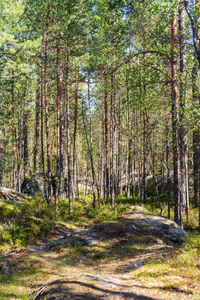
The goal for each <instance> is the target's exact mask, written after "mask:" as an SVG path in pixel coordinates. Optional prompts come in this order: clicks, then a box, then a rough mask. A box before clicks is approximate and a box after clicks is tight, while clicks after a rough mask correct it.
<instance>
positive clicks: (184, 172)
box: [179, 0, 189, 217]
mask: <svg viewBox="0 0 200 300" xmlns="http://www.w3.org/2000/svg"><path fill="white" fill-rule="evenodd" d="M179 34H180V38H179V43H180V72H181V80H180V175H181V203H182V210H183V212H186V214H187V217H188V210H189V195H188V155H187V148H188V147H187V135H188V134H187V127H186V126H184V124H182V122H183V121H184V115H185V107H186V96H187V87H186V81H187V80H186V79H187V78H186V77H187V57H186V50H187V49H186V33H185V8H184V0H180V4H179Z"/></svg>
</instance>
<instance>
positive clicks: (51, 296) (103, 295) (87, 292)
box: [34, 280, 157, 300]
mask: <svg viewBox="0 0 200 300" xmlns="http://www.w3.org/2000/svg"><path fill="white" fill-rule="evenodd" d="M105 283H106V284H107V285H108V287H109V286H110V285H112V286H113V285H115V288H112V289H111V288H108V287H107V288H105V287H99V286H97V285H94V284H89V283H86V282H82V281H59V280H58V281H55V282H52V283H50V284H48V285H46V286H44V287H43V288H42V289H41V290H40V291H39V293H38V294H37V295H36V297H35V298H34V300H55V299H59V300H61V299H62V300H66V299H70V300H84V299H87V300H100V299H108V300H112V299H141V300H157V298H152V297H148V296H143V295H138V294H135V293H133V292H131V291H130V290H131V289H134V286H132V287H131V286H122V285H119V286H118V284H116V283H112V282H104V285H105ZM119 287H120V288H119ZM122 287H123V289H122ZM116 288H118V289H117V290H116ZM135 288H137V289H138V286H137V287H136V286H135ZM140 288H143V287H140ZM129 291H130V292H129Z"/></svg>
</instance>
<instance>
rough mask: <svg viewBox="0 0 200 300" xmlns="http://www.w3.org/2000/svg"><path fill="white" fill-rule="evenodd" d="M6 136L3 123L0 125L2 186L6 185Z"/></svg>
mask: <svg viewBox="0 0 200 300" xmlns="http://www.w3.org/2000/svg"><path fill="white" fill-rule="evenodd" d="M4 143H5V136H4V134H3V125H0V187H4V186H5V149H4Z"/></svg>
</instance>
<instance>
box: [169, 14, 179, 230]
mask: <svg viewBox="0 0 200 300" xmlns="http://www.w3.org/2000/svg"><path fill="white" fill-rule="evenodd" d="M171 39H172V58H171V77H172V80H171V90H172V143H173V167H174V204H175V209H174V220H175V222H176V223H177V224H178V225H179V226H181V227H182V207H181V197H180V153H179V132H178V122H179V115H178V84H177V19H176V15H175V12H174V15H173V17H172V26H171Z"/></svg>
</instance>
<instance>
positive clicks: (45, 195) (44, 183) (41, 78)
mask: <svg viewBox="0 0 200 300" xmlns="http://www.w3.org/2000/svg"><path fill="white" fill-rule="evenodd" d="M43 41H44V38H42V47H41V77H40V84H41V102H40V106H41V157H42V177H43V188H44V198H45V201H46V202H47V204H49V201H48V197H47V193H46V182H45V172H44V141H43V134H44V130H43V60H44V58H43Z"/></svg>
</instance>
